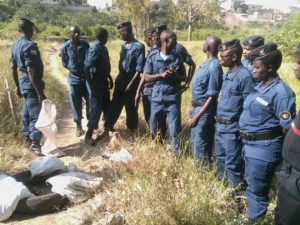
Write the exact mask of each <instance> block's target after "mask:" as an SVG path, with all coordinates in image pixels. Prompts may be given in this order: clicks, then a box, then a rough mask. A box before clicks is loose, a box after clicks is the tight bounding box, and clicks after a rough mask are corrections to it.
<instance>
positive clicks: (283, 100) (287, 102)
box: [274, 95, 296, 129]
mask: <svg viewBox="0 0 300 225" xmlns="http://www.w3.org/2000/svg"><path fill="white" fill-rule="evenodd" d="M295 101H296V99H295V95H291V96H286V97H280V98H278V99H276V101H275V104H274V106H275V107H274V108H275V114H276V116H277V118H278V119H279V120H280V126H281V127H282V128H284V129H289V128H290V126H291V122H292V120H293V119H294V118H295V116H296V103H295Z"/></svg>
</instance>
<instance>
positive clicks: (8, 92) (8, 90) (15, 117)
mask: <svg viewBox="0 0 300 225" xmlns="http://www.w3.org/2000/svg"><path fill="white" fill-rule="evenodd" d="M4 84H5V88H6V91H7V95H8V101H9V108H10V111H11V114H12V117H13V119H14V121H15V123H16V126H18V121H17V116H16V113H15V110H14V105H13V103H12V99H11V94H10V89H9V85H8V81H7V79H6V78H5V80H4Z"/></svg>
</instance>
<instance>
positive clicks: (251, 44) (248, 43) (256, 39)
mask: <svg viewBox="0 0 300 225" xmlns="http://www.w3.org/2000/svg"><path fill="white" fill-rule="evenodd" d="M264 44H265V39H264V37H262V36H260V35H253V36H250V37H247V38H246V39H245V40H244V41H243V49H244V50H243V56H244V59H249V56H250V53H251V51H253V50H254V49H256V48H257V47H259V46H262V45H264Z"/></svg>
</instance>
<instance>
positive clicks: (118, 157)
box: [102, 148, 132, 163]
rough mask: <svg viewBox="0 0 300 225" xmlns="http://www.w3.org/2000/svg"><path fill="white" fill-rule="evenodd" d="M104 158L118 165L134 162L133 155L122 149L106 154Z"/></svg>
mask: <svg viewBox="0 0 300 225" xmlns="http://www.w3.org/2000/svg"><path fill="white" fill-rule="evenodd" d="M102 156H103V157H104V158H107V159H108V160H110V161H112V162H117V163H128V162H130V161H132V155H131V154H130V153H129V152H128V150H127V149H126V148H122V149H121V150H120V151H118V152H114V153H104V154H103V155H102Z"/></svg>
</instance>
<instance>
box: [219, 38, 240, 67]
mask: <svg viewBox="0 0 300 225" xmlns="http://www.w3.org/2000/svg"><path fill="white" fill-rule="evenodd" d="M218 50H219V52H220V58H221V59H220V63H221V65H222V66H225V67H229V68H232V67H234V66H235V65H239V64H240V63H241V58H242V54H243V48H242V46H241V44H240V41H239V40H237V39H233V40H231V41H227V42H224V43H223V44H220V45H219V48H218Z"/></svg>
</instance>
